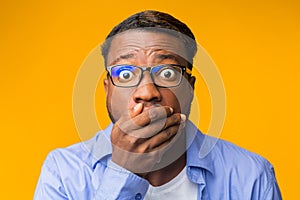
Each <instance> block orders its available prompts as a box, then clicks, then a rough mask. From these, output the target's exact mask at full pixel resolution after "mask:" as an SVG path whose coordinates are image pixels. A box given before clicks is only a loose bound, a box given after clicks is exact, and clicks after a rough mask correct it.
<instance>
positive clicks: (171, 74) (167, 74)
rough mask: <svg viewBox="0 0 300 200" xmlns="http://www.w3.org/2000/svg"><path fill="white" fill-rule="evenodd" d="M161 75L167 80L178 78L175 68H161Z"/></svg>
mask: <svg viewBox="0 0 300 200" xmlns="http://www.w3.org/2000/svg"><path fill="white" fill-rule="evenodd" d="M159 76H161V77H162V78H163V79H165V80H172V79H174V78H176V73H175V70H174V69H171V68H167V69H163V70H161V72H160V74H159Z"/></svg>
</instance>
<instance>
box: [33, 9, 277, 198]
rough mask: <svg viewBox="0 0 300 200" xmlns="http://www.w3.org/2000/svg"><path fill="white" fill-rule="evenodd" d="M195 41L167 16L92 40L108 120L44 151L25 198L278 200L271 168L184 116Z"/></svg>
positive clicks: (142, 16)
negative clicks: (100, 64) (98, 48)
mask: <svg viewBox="0 0 300 200" xmlns="http://www.w3.org/2000/svg"><path fill="white" fill-rule="evenodd" d="M196 50H197V48H196V42H195V37H194V35H193V33H192V32H191V31H190V29H189V28H188V27H187V26H186V25H185V24H183V23H182V22H180V21H179V20H177V19H175V18H174V17H172V16H170V15H168V14H165V13H161V12H157V11H144V12H141V13H137V14H135V15H133V16H131V17H129V18H128V19H126V20H125V21H123V22H122V23H120V24H119V25H118V26H116V27H115V28H114V29H113V30H112V31H111V33H110V34H109V35H108V36H107V38H106V41H105V43H104V44H103V46H102V54H103V56H104V59H105V66H106V70H107V78H106V79H105V80H104V87H105V91H106V98H107V99H106V100H107V109H108V113H109V116H110V119H111V121H112V124H110V125H109V126H108V127H107V128H106V129H105V130H104V131H101V132H99V133H98V134H97V135H96V136H95V137H94V138H92V139H91V140H89V141H87V142H83V143H79V144H76V145H73V146H71V147H68V148H65V149H57V150H54V151H52V152H51V153H50V154H49V155H48V157H47V159H46V161H45V163H44V165H43V168H42V172H41V176H40V179H39V183H38V186H37V189H36V192H35V199H43V200H44V199H164V200H165V199H179V200H181V199H189V200H190V199H213V200H216V199H220V200H221V199H222V200H224V199H239V200H244V199H269V200H274V199H281V194H280V191H279V188H278V185H277V182H276V178H275V175H274V171H273V167H272V166H271V164H270V163H269V162H268V161H267V160H265V159H264V158H262V157H260V156H259V155H256V154H253V153H251V152H248V151H246V150H244V149H241V148H239V147H237V146H235V145H233V144H231V143H229V142H226V141H223V140H218V142H217V143H216V144H215V146H214V147H213V148H212V149H211V151H210V152H208V154H207V155H205V156H201V155H200V149H201V147H202V146H203V145H204V144H203V141H204V139H207V138H208V140H207V141H209V140H210V139H211V140H213V138H210V137H208V136H205V135H203V134H202V133H201V132H200V131H199V130H197V128H196V127H195V126H194V125H193V124H192V123H191V122H190V121H188V117H189V112H190V107H191V101H192V99H193V89H194V83H195V77H194V76H192V63H193V57H194V55H195V53H196Z"/></svg>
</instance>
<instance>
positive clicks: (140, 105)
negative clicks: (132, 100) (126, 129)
mask: <svg viewBox="0 0 300 200" xmlns="http://www.w3.org/2000/svg"><path fill="white" fill-rule="evenodd" d="M143 107H144V104H143V103H138V104H136V105H135V106H134V107H133V108H132V109H131V110H130V112H129V114H130V117H131V118H133V117H135V116H137V115H138V114H140V113H141V112H142V111H143Z"/></svg>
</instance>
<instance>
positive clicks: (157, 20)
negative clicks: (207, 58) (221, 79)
mask: <svg viewBox="0 0 300 200" xmlns="http://www.w3.org/2000/svg"><path fill="white" fill-rule="evenodd" d="M145 28H146V29H147V30H149V31H152V29H150V28H158V29H155V30H156V31H160V32H165V33H169V34H172V32H176V33H180V34H181V35H184V36H185V37H183V38H182V37H181V39H182V40H183V42H184V45H185V49H186V53H187V59H185V60H187V61H188V63H189V66H188V67H189V68H190V69H191V68H192V62H193V58H194V56H195V54H196V52H197V44H196V40H195V36H194V34H193V33H192V31H191V30H190V28H189V27H188V26H187V25H186V24H184V23H183V22H181V21H179V20H178V19H176V18H175V17H173V16H172V15H169V14H167V13H163V12H159V11H155V10H146V11H142V12H139V13H136V14H134V15H132V16H130V17H128V18H127V19H125V20H124V21H123V22H121V23H120V24H118V25H117V26H115V27H114V28H113V29H112V30H111V32H110V33H109V34H108V35H107V37H106V39H105V42H104V43H103V45H102V48H101V51H102V55H103V57H104V62H105V65H107V54H108V51H109V48H110V45H111V40H112V38H113V36H115V35H117V34H119V33H122V32H124V31H127V30H132V29H145ZM164 30H166V31H164ZM167 30H170V31H167ZM172 35H174V34H172Z"/></svg>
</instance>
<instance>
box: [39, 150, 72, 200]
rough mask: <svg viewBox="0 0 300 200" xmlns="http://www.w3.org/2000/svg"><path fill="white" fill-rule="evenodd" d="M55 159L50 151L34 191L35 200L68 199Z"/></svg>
mask: <svg viewBox="0 0 300 200" xmlns="http://www.w3.org/2000/svg"><path fill="white" fill-rule="evenodd" d="M57 172H58V170H57V165H56V162H55V159H54V157H53V155H52V153H50V154H49V155H48V156H47V158H46V160H45V162H44V164H43V166H42V170H41V174H40V177H39V180H38V184H37V187H36V190H35V193H34V200H50V199H51V200H53V199H55V200H65V199H68V197H67V195H66V194H65V190H64V187H63V184H62V181H61V178H60V176H59V174H57Z"/></svg>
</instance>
